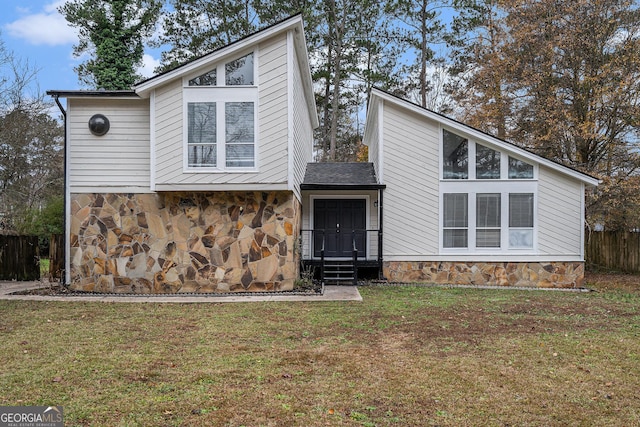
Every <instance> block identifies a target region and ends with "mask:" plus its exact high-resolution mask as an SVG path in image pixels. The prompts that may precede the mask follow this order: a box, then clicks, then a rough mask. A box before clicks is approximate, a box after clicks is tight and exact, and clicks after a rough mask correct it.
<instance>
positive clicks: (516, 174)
mask: <svg viewBox="0 0 640 427" xmlns="http://www.w3.org/2000/svg"><path fill="white" fill-rule="evenodd" d="M509 179H533V165H530V164H529V163H525V162H523V161H522V160H519V159H514V158H513V157H511V156H509Z"/></svg>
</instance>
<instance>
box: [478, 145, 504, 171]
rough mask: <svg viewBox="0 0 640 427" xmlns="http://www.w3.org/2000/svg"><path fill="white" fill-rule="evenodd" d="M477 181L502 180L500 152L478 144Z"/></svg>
mask: <svg viewBox="0 0 640 427" xmlns="http://www.w3.org/2000/svg"><path fill="white" fill-rule="evenodd" d="M476 179H500V152H499V151H496V150H493V149H491V148H489V147H485V146H484V145H480V144H476Z"/></svg>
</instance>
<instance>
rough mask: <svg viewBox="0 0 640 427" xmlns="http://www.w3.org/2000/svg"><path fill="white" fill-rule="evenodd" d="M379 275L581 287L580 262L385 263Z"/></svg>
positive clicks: (401, 279) (413, 279)
mask: <svg viewBox="0 0 640 427" xmlns="http://www.w3.org/2000/svg"><path fill="white" fill-rule="evenodd" d="M383 273H384V276H385V277H386V278H387V279H388V280H389V281H392V282H424V283H437V284H456V285H478V286H522V287H538V288H580V287H582V285H583V283H584V263H582V262H493V263H492V262H413V261H388V262H384V265H383Z"/></svg>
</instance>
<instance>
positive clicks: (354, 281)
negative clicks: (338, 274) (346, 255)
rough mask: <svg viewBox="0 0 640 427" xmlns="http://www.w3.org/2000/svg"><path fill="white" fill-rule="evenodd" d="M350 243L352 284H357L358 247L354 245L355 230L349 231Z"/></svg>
mask: <svg viewBox="0 0 640 427" xmlns="http://www.w3.org/2000/svg"><path fill="white" fill-rule="evenodd" d="M351 245H352V247H353V284H354V285H357V284H358V247H357V245H356V230H352V231H351Z"/></svg>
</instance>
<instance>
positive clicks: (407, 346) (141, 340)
mask: <svg viewBox="0 0 640 427" xmlns="http://www.w3.org/2000/svg"><path fill="white" fill-rule="evenodd" d="M620 277H622V276H619V277H618V278H616V276H613V278H612V277H611V276H594V279H593V282H592V283H591V285H592V286H595V287H596V288H597V289H599V292H593V293H569V292H545V291H517V290H479V289H445V288H427V287H363V288H360V292H361V293H362V295H363V298H364V302H361V303H358V302H344V303H313V302H309V303H283V302H274V303H240V304H211V303H202V304H127V303H82V302H80V303H76V302H74V303H69V302H30V301H0V313H2V315H1V316H0V341H1V343H2V345H0V361H1V362H0V363H2V368H1V369H0V405H2V406H5V405H62V406H63V407H64V413H65V421H66V423H65V424H66V425H67V426H83V425H104V426H152V425H153V426H211V425H215V426H241V425H245V426H289V425H300V426H326V425H330V426H339V425H363V426H387V425H398V426H406V425H420V426H422V425H426V426H430V425H432V426H436V425H438V426H464V425H473V426H476V425H488V426H493V425H495V426H506V425H517V426H527V425H531V426H540V425H547V426H554V425H598V426H619V425H637V424H638V423H639V422H640V286H638V283H637V281H638V280H637V278H636V279H633V280H635V282H634V281H633V280H631V281H629V279H620Z"/></svg>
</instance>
